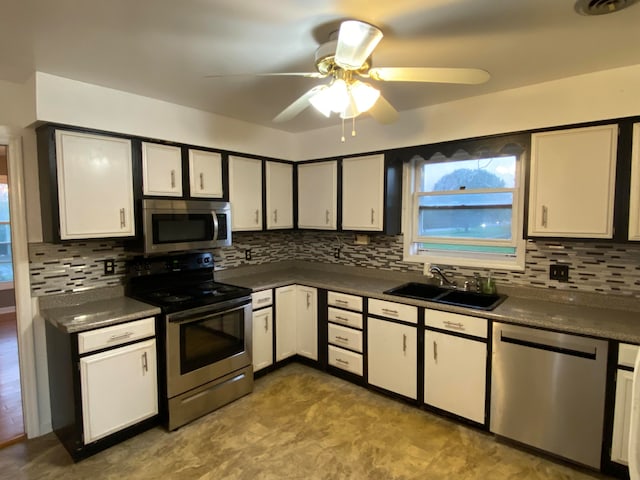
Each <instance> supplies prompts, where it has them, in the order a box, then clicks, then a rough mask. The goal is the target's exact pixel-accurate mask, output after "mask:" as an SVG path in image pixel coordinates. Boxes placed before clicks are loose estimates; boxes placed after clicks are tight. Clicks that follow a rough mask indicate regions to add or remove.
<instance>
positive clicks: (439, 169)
mask: <svg viewBox="0 0 640 480" xmlns="http://www.w3.org/2000/svg"><path fill="white" fill-rule="evenodd" d="M420 173H421V176H420V186H419V189H420V191H423V192H442V191H449V190H463V189H467V190H471V189H477V188H514V187H515V184H516V181H515V178H516V157H515V156H510V157H495V158H480V159H474V160H459V161H447V162H436V163H431V162H425V163H424V164H423V165H422V169H421V172H420Z"/></svg>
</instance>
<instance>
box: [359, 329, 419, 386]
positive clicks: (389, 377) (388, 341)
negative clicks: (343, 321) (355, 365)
mask: <svg viewBox="0 0 640 480" xmlns="http://www.w3.org/2000/svg"><path fill="white" fill-rule="evenodd" d="M417 343H418V342H417V329H416V328H415V327H410V326H408V325H401V324H398V323H393V322H387V321H385V320H380V319H377V318H372V317H369V318H368V331H367V345H368V366H369V383H370V384H371V385H375V386H377V387H381V388H384V389H386V390H390V391H392V392H396V393H399V394H400V395H404V396H405V397H409V398H413V399H416V398H417V383H418V382H417V375H418V373H417V368H418V358H417V355H418V354H417Z"/></svg>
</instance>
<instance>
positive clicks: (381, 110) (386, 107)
mask: <svg viewBox="0 0 640 480" xmlns="http://www.w3.org/2000/svg"><path fill="white" fill-rule="evenodd" d="M369 115H371V117H372V118H373V119H374V120H376V121H377V122H378V123H382V124H385V125H387V124H390V123H394V122H395V121H396V120H398V116H399V114H398V111H397V110H396V109H395V108H393V105H391V104H390V103H389V102H388V101H387V99H386V98H384V97H383V96H382V95H380V96H379V97H378V100H377V101H376V103H375V104H374V105H373V107H371V108H370V109H369Z"/></svg>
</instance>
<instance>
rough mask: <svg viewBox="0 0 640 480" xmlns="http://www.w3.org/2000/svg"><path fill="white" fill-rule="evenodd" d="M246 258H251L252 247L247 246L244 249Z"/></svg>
mask: <svg viewBox="0 0 640 480" xmlns="http://www.w3.org/2000/svg"><path fill="white" fill-rule="evenodd" d="M244 259H245V260H251V249H250V248H247V249H246V250H245V251H244Z"/></svg>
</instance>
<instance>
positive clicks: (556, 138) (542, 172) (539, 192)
mask: <svg viewBox="0 0 640 480" xmlns="http://www.w3.org/2000/svg"><path fill="white" fill-rule="evenodd" d="M617 141H618V126H617V125H601V126H595V127H586V128H575V129H568V130H557V131H552V132H542V133H536V134H533V135H532V136H531V178H530V192H529V228H528V233H529V236H532V237H572V238H612V237H613V211H614V210H613V209H614V193H615V175H616V152H617Z"/></svg>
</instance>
